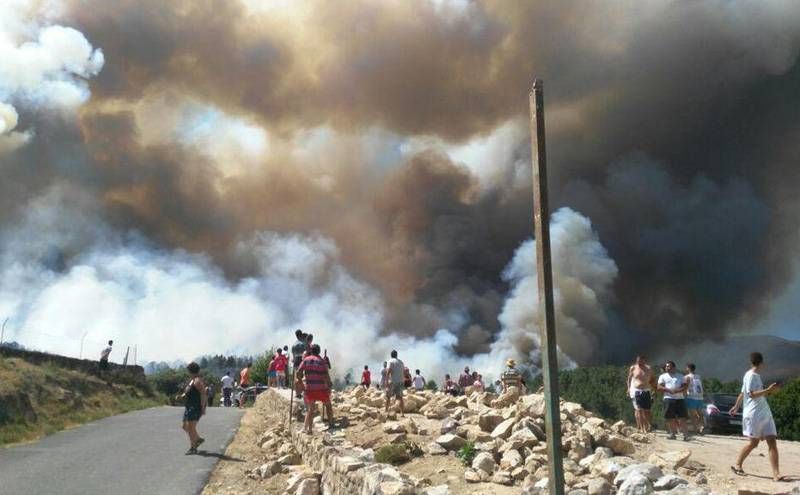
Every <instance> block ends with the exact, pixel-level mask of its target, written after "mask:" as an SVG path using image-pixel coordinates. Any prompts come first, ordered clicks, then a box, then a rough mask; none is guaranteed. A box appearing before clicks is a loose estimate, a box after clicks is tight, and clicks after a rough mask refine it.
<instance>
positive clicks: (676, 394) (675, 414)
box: [658, 361, 689, 441]
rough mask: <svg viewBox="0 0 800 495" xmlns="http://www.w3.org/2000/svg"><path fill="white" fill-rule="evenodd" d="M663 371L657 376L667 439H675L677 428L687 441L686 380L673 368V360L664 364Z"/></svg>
mask: <svg viewBox="0 0 800 495" xmlns="http://www.w3.org/2000/svg"><path fill="white" fill-rule="evenodd" d="M664 369H665V371H666V372H665V373H663V374H662V375H661V376H659V377H658V391H659V392H662V393H663V394H664V419H666V420H667V430H668V431H669V437H668V438H669V439H670V440H675V438H676V436H677V434H678V429H679V428H680V430H681V432H682V433H683V440H684V441H688V440H689V435H688V434H687V432H686V416H687V414H686V397H685V396H684V393H685V392H686V381H685V380H684V378H683V375H681V374H680V373H678V372H677V370H676V369H675V363H674V362H673V361H667V363H666V364H665V365H664Z"/></svg>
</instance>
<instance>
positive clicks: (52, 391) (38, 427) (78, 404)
mask: <svg viewBox="0 0 800 495" xmlns="http://www.w3.org/2000/svg"><path fill="white" fill-rule="evenodd" d="M65 359H66V358H59V359H55V360H52V361H41V362H30V361H28V360H26V359H23V358H22V357H0V445H6V444H9V443H15V442H21V441H27V440H33V439H36V438H38V437H40V436H43V435H47V434H50V433H53V432H56V431H58V430H62V429H64V428H69V427H71V426H75V425H79V424H82V423H86V422H89V421H94V420H96V419H99V418H103V417H106V416H111V415H114V414H120V413H123V412H127V411H132V410H135V409H143V408H146V407H152V406H156V405H160V404H163V399H161V396H160V395H157V394H155V393H153V392H152V391H151V390H150V388H149V387H148V386H147V385H146V382H144V383H137V382H136V381H135V380H132V381H130V384H114V385H113V386H108V385H107V384H106V383H105V382H104V381H102V380H100V379H99V378H98V377H96V376H93V375H92V374H90V373H88V372H87V371H86V370H81V369H70V367H67V366H65V364H64V363H60V362H59V361H64V360H65Z"/></svg>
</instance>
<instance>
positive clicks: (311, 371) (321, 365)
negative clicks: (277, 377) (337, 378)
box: [297, 344, 333, 434]
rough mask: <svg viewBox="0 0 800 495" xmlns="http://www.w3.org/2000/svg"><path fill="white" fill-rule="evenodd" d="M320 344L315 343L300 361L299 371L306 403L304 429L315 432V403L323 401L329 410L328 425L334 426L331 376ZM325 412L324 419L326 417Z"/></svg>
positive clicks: (307, 431) (325, 407)
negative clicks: (321, 354)
mask: <svg viewBox="0 0 800 495" xmlns="http://www.w3.org/2000/svg"><path fill="white" fill-rule="evenodd" d="M319 352H320V349H319V346H318V345H316V344H314V345H312V346H311V348H310V349H308V351H307V356H306V357H305V358H303V360H302V361H301V362H300V366H298V368H297V373H298V374H299V375H301V376H302V377H303V401H304V402H305V405H306V417H305V423H304V431H305V432H306V433H308V434H311V433H313V430H312V421H313V419H314V409H316V408H315V407H314V405H315V404H316V403H317V402H322V406H323V407H324V409H325V411H326V412H327V416H328V426H329V427H330V428H331V429H332V428H333V406H332V405H331V377H330V374H329V373H328V365H327V364H325V360H324V359H322V358H321V357H320V355H319ZM324 416H325V415H324V414H323V419H324Z"/></svg>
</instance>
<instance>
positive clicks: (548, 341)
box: [529, 79, 564, 495]
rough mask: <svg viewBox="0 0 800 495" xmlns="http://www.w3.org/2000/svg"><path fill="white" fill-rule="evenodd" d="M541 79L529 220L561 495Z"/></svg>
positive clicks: (551, 442)
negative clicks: (534, 245) (534, 244)
mask: <svg viewBox="0 0 800 495" xmlns="http://www.w3.org/2000/svg"><path fill="white" fill-rule="evenodd" d="M543 89H544V88H543V84H542V81H541V79H536V80H535V81H534V83H533V88H532V89H531V92H530V95H529V100H530V111H531V161H532V162H533V222H534V228H535V236H536V271H537V275H538V279H539V315H540V317H541V320H540V325H541V350H542V371H543V373H544V398H545V406H546V410H545V426H546V429H547V457H548V459H549V462H548V468H549V471H550V474H549V477H548V481H549V483H548V485H549V486H548V488H549V492H548V493H550V495H564V462H563V454H562V452H561V412H560V401H559V398H558V356H557V352H556V322H555V310H554V307H553V267H552V262H551V259H550V206H549V204H548V200H547V155H546V152H545V142H544V141H545V137H544V94H543Z"/></svg>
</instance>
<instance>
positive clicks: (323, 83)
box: [0, 0, 800, 364]
mask: <svg viewBox="0 0 800 495" xmlns="http://www.w3.org/2000/svg"><path fill="white" fill-rule="evenodd" d="M11 3H13V4H14V7H13V8H11V9H10V10H9V11H8V12H9V13H10V14H9V15H3V16H2V19H3V21H2V24H1V25H0V26H1V27H2V35H1V36H2V38H0V50H3V51H4V53H9V54H13V55H14V56H13V57H10V58H7V57H0V169H1V170H2V172H3V175H4V178H5V179H6V180H4V181H3V183H2V184H0V193H1V194H0V225H2V227H3V229H2V232H3V234H2V243H3V244H2V246H0V249H1V250H2V256H3V259H4V262H5V265H4V267H3V269H4V270H6V271H7V270H10V269H12V268H13V269H16V270H18V271H16V272H13V273H12V272H9V273H12V274H15V275H14V276H16V277H20V278H19V279H18V280H19V283H20V284H28V285H24V286H25V287H33V285H35V286H36V287H39V289H35V288H31V289H30V290H31V291H32V294H40V293H41V294H44V293H47V294H55V295H59V294H63V293H64V292H59V291H54V292H51V291H50V290H49V289H48V288H51V287H62V286H63V287H73V286H71V285H60V284H68V283H69V282H70V281H72V282H73V283H74V281H75V280H78V281H89V282H92V281H93V280H95V282H92V283H96V285H98V286H100V287H106V286H112V287H113V286H115V285H119V286H122V287H123V289H124V290H125V291H128V292H127V296H125V297H123V300H125V301H127V302H126V303H124V304H122V303H120V306H119V307H121V308H127V309H125V310H124V311H122V310H121V311H122V313H124V314H127V315H128V316H131V315H136V314H139V313H140V312H141V311H140V310H141V308H142V306H141V301H142V300H145V299H147V298H148V297H151V298H156V295H154V294H158V293H159V291H155V292H152V293H151V292H144V293H143V292H137V291H140V290H141V287H150V286H149V285H148V283H149V281H150V280H149V279H148V280H140V279H141V274H144V273H153V274H156V275H153V276H154V278H155V279H170V280H171V282H170V283H171V284H173V285H174V286H175V287H180V286H181V285H186V286H187V287H189V286H191V283H192V282H191V281H200V280H202V281H204V282H202V283H201V284H200V285H201V286H203V287H206V288H207V289H208V290H209V291H212V292H211V293H213V294H215V295H214V296H203V297H211V299H214V298H220V300H222V301H228V300H234V301H235V302H232V303H230V305H231V306H226V307H231V308H238V306H236V305H237V304H244V303H243V302H240V301H243V300H244V299H247V298H251V299H252V300H253V301H255V302H256V303H257V304H256V306H257V307H258V308H260V309H258V310H257V311H256V310H254V313H252V314H254V315H256V314H257V315H259V316H258V318H261V316H260V315H263V318H264V319H263V320H261V321H260V322H259V323H258V324H257V325H256V324H253V323H250V322H248V323H245V322H240V321H239V320H237V319H236V318H235V317H234V316H231V317H230V318H228V321H230V322H233V323H230V324H228V325H222V324H220V325H219V326H218V325H217V324H216V323H217V322H218V321H219V320H222V319H225V318H222V317H220V318H219V319H215V318H212V317H211V316H208V319H209V320H210V321H213V322H214V325H213V328H212V326H202V325H200V322H198V321H197V320H192V322H193V324H192V325H190V326H192V327H194V328H203V329H204V330H203V331H202V333H203V338H202V339H199V340H198V342H204V343H205V344H204V345H203V349H204V350H205V351H206V352H224V351H225V349H217V348H216V347H217V346H219V345H222V344H220V342H221V343H225V344H228V347H229V348H230V350H234V349H236V350H238V349H242V350H248V351H250V352H255V351H257V350H258V349H260V348H261V347H263V346H265V345H269V344H270V343H272V342H271V341H274V340H276V338H277V337H276V338H271V336H273V335H277V334H278V333H279V332H284V331H286V329H291V327H293V326H298V325H306V326H308V327H309V328H308V329H309V330H311V331H312V332H313V331H315V330H316V329H315V328H311V327H316V328H318V329H319V330H316V332H317V333H320V332H326V331H330V332H331V334H329V335H326V337H329V338H330V340H331V341H332V340H336V339H341V338H342V336H343V335H353V336H354V338H353V340H354V341H355V339H360V340H359V342H358V344H359V345H361V346H363V347H367V346H368V345H371V344H372V343H373V342H380V344H376V345H375V346H374V348H375V349H379V350H380V351H381V352H383V351H384V350H385V349H388V348H389V347H391V346H393V345H400V343H405V344H407V346H411V347H414V346H420V347H416V349H419V350H420V352H422V349H423V347H424V346H429V347H427V349H436V351H435V352H440V351H441V353H442V355H444V356H451V357H452V359H453V360H454V361H455V360H459V359H464V360H467V359H474V360H475V361H480V360H481V359H484V358H485V359H495V358H496V359H497V360H499V359H500V357H499V356H500V354H506V355H507V354H512V355H518V356H520V357H524V358H525V359H530V360H533V361H535V360H536V358H537V350H536V349H537V344H536V341H535V338H532V337H530V336H526V335H525V330H526V329H531V328H533V327H532V325H533V322H534V321H535V313H531V312H530V311H531V310H530V308H534V309H533V310H534V311H535V292H534V293H531V290H533V289H532V279H531V278H530V277H531V276H532V273H533V272H532V269H531V267H532V262H533V261H532V259H531V247H530V244H525V242H526V240H527V239H529V238H530V235H531V230H532V225H531V223H532V222H531V210H532V204H531V193H530V173H529V162H530V151H529V143H528V132H527V111H528V109H527V91H528V88H529V86H530V83H531V80H532V77H533V76H534V75H536V76H539V77H542V78H544V80H545V89H546V109H547V127H548V150H549V163H550V165H551V197H552V198H553V202H554V204H555V205H556V206H557V207H568V208H570V209H571V210H567V209H564V210H561V212H560V213H559V214H558V216H557V217H554V219H553V220H554V222H555V223H554V229H555V230H554V232H556V231H559V232H560V230H559V229H563V233H562V234H559V235H560V236H561V237H559V239H564V241H563V242H562V241H559V245H558V250H561V251H563V253H562V254H559V253H558V252H556V253H555V256H556V260H558V259H562V260H574V261H564V263H563V264H558V263H557V266H556V268H557V270H558V271H557V273H556V277H557V279H558V280H559V287H558V298H559V328H560V330H559V331H560V333H561V337H562V340H563V346H562V350H563V352H564V353H565V354H566V356H568V357H569V359H570V360H572V361H574V362H575V363H578V364H584V363H591V362H599V361H605V360H610V361H619V360H621V359H627V358H628V357H629V356H627V352H628V349H629V347H622V346H619V345H618V343H619V342H620V341H621V339H624V340H625V342H629V343H631V344H633V345H636V346H637V347H638V348H639V349H641V350H642V351H644V352H647V351H648V350H653V349H655V348H657V347H658V346H659V345H661V342H663V341H674V340H687V341H688V340H691V339H695V338H703V337H712V338H713V337H719V336H722V335H724V334H725V333H726V332H728V331H730V330H731V329H738V330H741V329H742V328H747V326H748V325H750V324H751V323H754V322H756V321H757V320H759V319H760V318H762V317H763V315H764V312H765V309H766V307H767V305H768V303H769V301H770V300H771V299H772V298H773V297H774V296H776V295H778V294H779V293H780V292H781V291H782V289H783V288H784V287H785V285H786V284H787V282H789V280H790V279H791V277H792V270H791V267H792V263H793V258H792V256H793V254H792V253H793V252H794V250H793V249H792V247H793V246H794V245H795V241H796V240H797V239H796V237H797V232H796V225H797V216H798V204H797V201H796V199H795V198H796V193H795V191H796V190H797V186H798V185H800V184H799V183H800V181H799V180H798V172H797V171H798V170H800V169H798V167H797V166H796V165H797V163H796V162H797V157H798V149H797V146H798V145H797V143H798V142H800V140H798V139H797V137H798V135H800V124H798V123H797V119H796V115H797V114H798V110H800V108H798V107H800V98H799V97H798V96H800V95H798V92H800V84H798V83H800V68H798V65H797V57H798V52H799V51H800V8H798V7H797V5H795V3H794V2H791V1H774V2H766V3H765V2H762V3H759V4H758V5H755V4H751V3H749V2H738V1H737V2H727V1H726V2H723V1H718V0H705V1H700V2H691V3H642V4H641V5H640V4H637V5H626V6H624V7H622V6H620V4H619V3H618V2H614V1H603V0H601V1H597V2H593V3H592V4H591V6H590V7H587V5H586V3H585V2H579V1H569V0H568V1H562V2H545V1H535V2H530V1H519V2H515V1H511V2H508V1H503V2H495V1H491V0H485V1H477V0H476V1H468V0H414V1H399V0H398V1H387V2H367V1H353V2H346V3H344V4H343V3H341V2H337V3H331V2H325V1H313V0H312V1H307V2H283V1H278V0H275V1H250V0H239V1H225V2H221V1H214V0H193V1H188V0H175V1H171V2H160V1H155V0H145V1H141V0H139V1H132V0H123V1H119V2H101V1H95V0H90V1H86V0H81V1H77V0H74V1H70V0H65V1H63V2H56V1H47V2H45V1H36V0H28V1H24V2H23V1H19V0H17V1H15V2H11ZM587 11H588V13H589V15H587ZM3 13H5V12H3ZM101 50H102V51H101ZM6 60H14V61H15V62H14V63H15V64H17V65H16V66H14V67H11V66H10V65H3V64H7V62H6ZM9 67H11V68H10V69H9ZM23 76H24V77H23ZM90 94H91V97H90ZM67 103H68V104H67ZM65 107H66V108H67V111H65V110H64V108H65ZM569 212H571V213H569ZM589 221H591V222H592V223H591V225H593V226H594V228H595V229H596V232H595V231H593V230H592V228H591V227H589ZM37 222H38V223H37ZM33 225H46V226H47V227H41V228H32V227H31V226H33ZM603 246H604V247H603ZM303 253H305V254H303ZM526 253H527V254H526ZM559 257H561V258H559ZM119 258H125V259H129V260H131V262H132V263H133V266H141V267H143V268H141V269H137V270H133V271H131V272H128V275H123V273H124V272H125V268H124V264H122V263H120V262H119V261H118V260H119ZM577 260H581V261H580V263H579V262H578V261H577ZM106 264H108V266H112V265H113V266H119V268H117V270H116V272H115V273H117V275H115V273H112V272H111V271H109V270H108V269H107V268H104V269H101V268H103V266H106ZM273 264H274V266H273ZM306 264H308V267H305V265H306ZM87 267H88V268H87ZM170 267H176V268H175V270H174V271H170ZM177 267H182V268H180V269H179V268H177ZM79 268H80V269H81V270H84V271H83V272H81V271H80V270H78V269H79ZM301 268H302V269H301ZM312 268H313V269H312ZM76 270H77V274H76ZM86 270H88V271H89V272H91V273H89V272H87V271H86ZM281 270H289V272H288V274H287V273H284V272H282V271H281ZM304 270H308V271H307V272H306V271H304ZM157 274H166V275H163V276H162V275H157ZM337 274H338V275H337ZM9 276H11V275H9ZM76 277H77V279H76ZM92 277H94V279H93V278H92ZM136 280H139V281H138V282H137V281H136ZM198 283H199V282H198ZM30 284H33V285H30ZM298 284H299V285H298ZM342 284H343V285H342ZM20 286H23V285H20ZM4 287H5V289H4V291H6V292H4V294H6V295H5V296H4V299H2V302H0V305H2V306H0V309H4V310H5V311H6V312H7V313H10V314H11V316H12V322H11V326H12V327H14V328H16V332H17V335H24V334H25V331H26V330H27V331H29V332H30V333H31V335H32V334H33V328H34V327H33V326H32V325H33V323H31V322H32V321H34V320H32V319H31V318H32V316H31V315H34V314H36V310H37V308H40V307H44V306H42V305H44V304H45V303H44V302H41V301H39V297H40V296H38V295H35V296H34V295H30V296H27V295H26V296H24V297H22V296H21V295H20V294H11V295H9V294H8V293H9V292H13V291H12V289H11V288H10V287H12V286H11V285H8V283H7V282H5V281H4ZM343 287H347V288H343ZM123 289H119V290H118V289H115V290H112V291H111V292H112V293H115V294H119V293H121V292H119V291H121V290H123ZM76 290H77V289H76ZM104 290H105V289H104ZM294 291H299V292H298V293H297V296H296V297H290V296H289V294H295V292H294ZM66 292H70V293H71V292H72V290H67V291H66ZM187 293H188V292H187ZM193 293H194V294H197V293H198V292H193ZM143 294H144V295H143ZM11 296H14V297H11ZM64 297H66V296H64ZM198 297H200V296H198ZM241 298H244V299H241ZM531 298H532V300H530V299H531ZM47 300H48V301H49V302H48V304H50V306H48V307H50V308H57V307H59V305H58V303H57V300H56V299H52V298H48V299H47ZM150 300H151V301H153V300H155V299H150ZM205 300H208V299H202V298H200V299H198V301H205ZM248 300H249V299H248ZM322 300H324V301H326V303H324V304H323V303H322V302H319V301H322ZM529 300H530V307H529V306H527V305H526V304H527V303H528V301H529ZM8 301H13V302H11V303H10V302H8ZM37 301H39V302H37ZM353 301H355V302H357V303H358V304H355V306H353V305H352V304H353ZM108 304H111V303H110V302H109V303H108ZM114 304H116V303H114ZM186 304H188V305H190V306H192V304H190V303H188V302H187V303H186ZM197 305H198V306H204V308H205V307H206V306H208V304H205V303H201V302H198V303H197ZM156 306H158V305H157V304H156ZM172 306H173V305H170V306H169V307H172ZM223 306H224V305H223ZM65 307H68V306H65ZM162 307H163V308H165V310H166V308H167V307H166V306H162ZM176 307H177V306H176ZM310 307H313V308H315V309H314V311H311V310H310V309H309V308H310ZM137 308H138V309H137ZM275 308H277V309H275ZM354 308H355V309H354ZM526 310H527V311H526ZM98 311H99V310H98ZM126 312H127V313H126ZM227 312H234V313H235V312H237V310H227V311H226V313H227ZM259 312H260V313H259ZM79 313H80V321H83V322H87V323H85V325H84V327H83V328H84V329H86V328H90V327H91V328H98V329H99V328H101V327H102V328H103V330H102V331H101V330H98V332H100V333H115V332H119V335H120V336H122V335H131V338H130V339H129V340H131V341H135V342H139V343H141V345H142V346H143V348H145V347H146V346H147V344H148V343H149V341H148V342H145V341H144V340H138V339H139V338H140V337H141V336H142V335H145V334H146V333H145V332H142V331H140V330H138V328H141V327H140V326H136V325H142V323H137V324H136V325H134V324H133V323H131V322H133V321H134V320H133V319H131V318H122V317H112V316H108V318H109V320H107V321H109V322H113V324H112V323H108V324H99V323H95V324H90V323H88V321H89V320H91V318H92V312H91V311H80V312H79ZM241 313H242V314H243V315H244V314H248V312H247V311H245V310H244V309H242V310H241ZM152 314H154V315H157V314H159V311H155V310H154V311H153V313H152ZM198 314H201V313H200V312H198ZM311 314H314V315H315V316H314V317H313V318H312V317H310V316H308V315H311ZM276 315H277V316H276ZM353 315H358V316H357V317H356V316H353ZM115 318H116V319H115ZM151 318H152V319H151V320H146V321H148V326H149V322H150V321H155V320H157V319H158V318H156V317H153V316H151ZM164 320H165V321H163V322H162V324H161V325H160V326H159V327H160V328H161V332H163V334H164V335H166V334H168V333H169V332H170V331H173V332H175V333H176V334H179V333H180V330H176V328H179V327H180V320H181V318H180V317H178V316H175V315H172V316H171V317H167V316H165V317H164ZM166 320H173V321H172V326H170V322H168V321H166ZM322 320H325V321H328V322H330V324H329V325H328V326H325V325H323V324H322ZM39 321H48V323H47V324H46V326H52V327H53V329H51V330H50V331H49V332H48V333H51V334H53V333H57V332H59V331H60V330H57V329H56V328H55V327H57V326H58V324H57V323H51V320H46V319H41V320H39ZM137 321H145V320H137ZM237 322H238V323H237ZM356 322H358V323H356ZM41 325H44V324H40V326H39V327H37V328H38V330H37V331H39V332H45V330H44V329H43V327H42V326H41ZM92 325H95V326H92ZM153 326H155V325H153ZM220 326H221V327H223V328H219V327H220ZM71 328H72V327H71ZM324 328H328V329H330V330H324ZM361 329H368V330H361ZM65 331H66V330H65ZM69 332H70V335H72V336H73V337H74V336H75V335H77V336H78V337H80V336H81V335H82V332H81V331H80V330H78V329H75V328H73V329H72V330H69ZM92 332H94V330H92ZM208 332H217V334H216V335H215V334H213V333H211V334H209V335H207V333H208ZM220 333H221V334H223V335H225V337H224V338H222V339H220V340H219V341H217V340H213V339H215V338H217V337H218V335H219V334H220ZM92 335H95V337H94V338H95V340H97V339H100V340H102V339H103V337H101V336H99V335H96V334H95V333H92ZM147 335H150V334H147ZM334 335H335V337H334ZM134 336H135V337H134ZM20 338H21V337H20ZM86 338H87V339H88V338H89V337H88V336H87V337H86ZM120 338H123V337H120ZM142 338H143V337H142ZM204 339H207V340H204ZM392 339H394V340H392ZM398 339H405V340H402V342H401V340H398ZM78 340H79V338H78ZM277 340H280V341H284V340H286V338H285V337H280V338H277ZM362 341H364V342H362ZM23 342H24V340H23ZM206 344H207V345H208V346H210V347H215V348H209V349H205V345H206ZM40 345H43V344H40ZM384 346H385V347H384ZM151 347H154V346H151ZM167 348H168V347H164V349H167ZM170 352H172V351H170ZM175 352H180V357H184V358H188V357H192V356H191V354H190V351H189V350H186V351H185V352H182V351H175ZM431 352H433V351H431ZM481 356H483V357H484V358H482V357H481ZM154 357H155V356H154ZM338 358H339V359H347V358H343V357H341V356H339V357H338ZM420 359H423V358H422V357H420ZM424 359H429V358H424ZM430 359H431V360H433V358H430ZM447 359H450V357H448V358H447ZM566 359H567V358H566V357H565V360H566ZM348 362H350V361H348Z"/></svg>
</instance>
